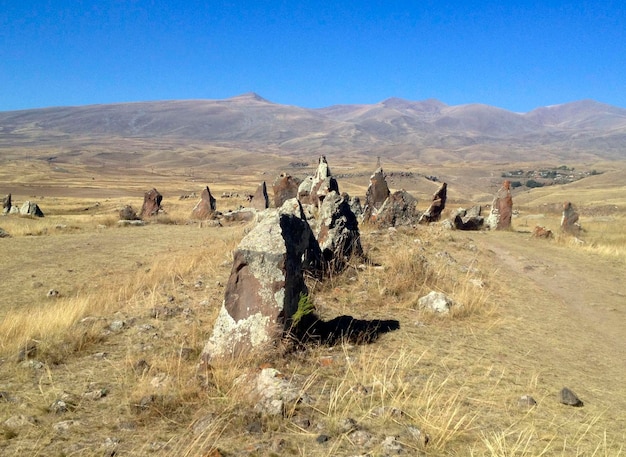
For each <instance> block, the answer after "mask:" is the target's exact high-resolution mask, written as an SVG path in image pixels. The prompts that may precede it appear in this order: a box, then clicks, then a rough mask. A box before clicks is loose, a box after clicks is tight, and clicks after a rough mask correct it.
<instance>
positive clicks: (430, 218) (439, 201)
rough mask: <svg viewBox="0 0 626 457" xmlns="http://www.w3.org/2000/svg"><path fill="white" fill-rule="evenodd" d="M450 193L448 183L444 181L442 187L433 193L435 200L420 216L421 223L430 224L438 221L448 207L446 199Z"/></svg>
mask: <svg viewBox="0 0 626 457" xmlns="http://www.w3.org/2000/svg"><path fill="white" fill-rule="evenodd" d="M447 194H448V185H447V184H446V183H445V182H444V183H443V184H442V185H441V187H439V189H438V190H437V192H435V193H434V194H433V201H432V202H431V203H430V206H429V207H428V209H427V210H426V211H425V212H424V213H423V214H422V215H421V216H420V219H419V223H420V224H428V223H430V222H437V221H438V220H439V219H440V218H441V213H442V212H443V210H444V209H445V207H446V199H447Z"/></svg>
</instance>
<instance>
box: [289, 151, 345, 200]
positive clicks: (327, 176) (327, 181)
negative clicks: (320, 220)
mask: <svg viewBox="0 0 626 457" xmlns="http://www.w3.org/2000/svg"><path fill="white" fill-rule="evenodd" d="M331 192H336V193H337V194H339V184H337V180H336V179H335V178H334V177H333V176H332V174H331V172H330V168H329V167H328V162H327V160H326V157H325V156H321V157H320V158H319V162H318V165H317V170H316V171H315V176H313V179H312V180H311V190H310V195H309V202H310V204H311V205H313V206H315V207H318V208H319V207H320V205H321V204H322V202H323V201H324V198H326V196H327V195H328V194H329V193H331ZM298 193H299V192H298Z"/></svg>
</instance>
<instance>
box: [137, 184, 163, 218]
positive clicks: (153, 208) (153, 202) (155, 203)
mask: <svg viewBox="0 0 626 457" xmlns="http://www.w3.org/2000/svg"><path fill="white" fill-rule="evenodd" d="M162 200H163V196H162V195H161V194H160V193H159V191H158V190H156V189H154V188H152V189H150V190H149V191H148V192H146V193H145V194H144V196H143V205H142V206H141V212H140V213H139V216H140V217H141V218H142V219H144V218H146V217H151V216H156V215H157V214H159V211H161V210H162V208H161V201H162Z"/></svg>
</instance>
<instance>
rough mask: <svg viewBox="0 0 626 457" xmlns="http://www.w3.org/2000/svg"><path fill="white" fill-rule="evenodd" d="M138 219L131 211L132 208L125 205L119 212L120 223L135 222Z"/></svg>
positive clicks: (132, 210) (133, 211)
mask: <svg viewBox="0 0 626 457" xmlns="http://www.w3.org/2000/svg"><path fill="white" fill-rule="evenodd" d="M138 219H139V216H137V213H136V212H135V210H134V209H133V207H132V206H130V205H126V206H124V207H123V208H122V209H121V210H120V220H121V221H136V220H138Z"/></svg>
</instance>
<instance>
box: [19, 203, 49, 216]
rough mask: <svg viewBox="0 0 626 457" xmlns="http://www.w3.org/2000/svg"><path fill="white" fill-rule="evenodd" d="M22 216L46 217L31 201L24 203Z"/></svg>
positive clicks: (21, 210)
mask: <svg viewBox="0 0 626 457" xmlns="http://www.w3.org/2000/svg"><path fill="white" fill-rule="evenodd" d="M20 214H22V215H24V216H34V217H44V216H43V212H42V211H41V209H40V208H39V205H37V203H33V202H31V201H26V202H24V204H23V205H22V207H21V208H20Z"/></svg>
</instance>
